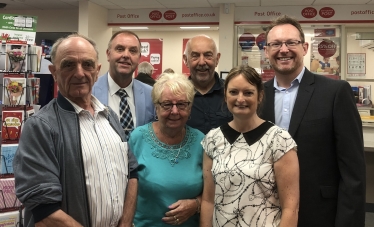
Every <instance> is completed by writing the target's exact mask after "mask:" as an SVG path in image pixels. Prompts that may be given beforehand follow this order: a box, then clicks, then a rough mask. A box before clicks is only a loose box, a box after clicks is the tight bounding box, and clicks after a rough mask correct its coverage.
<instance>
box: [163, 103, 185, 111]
mask: <svg viewBox="0 0 374 227" xmlns="http://www.w3.org/2000/svg"><path fill="white" fill-rule="evenodd" d="M158 104H159V105H160V106H161V107H162V109H164V110H166V111H169V110H171V109H172V108H173V106H176V107H177V108H178V110H185V109H186V108H187V107H188V106H189V105H190V102H177V103H175V104H174V103H171V102H159V103H158Z"/></svg>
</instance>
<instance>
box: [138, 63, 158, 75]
mask: <svg viewBox="0 0 374 227" xmlns="http://www.w3.org/2000/svg"><path fill="white" fill-rule="evenodd" d="M152 70H154V67H153V66H152V65H151V63H149V62H147V61H143V62H142V63H140V64H139V65H138V73H145V74H148V75H152Z"/></svg>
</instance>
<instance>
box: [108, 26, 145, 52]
mask: <svg viewBox="0 0 374 227" xmlns="http://www.w3.org/2000/svg"><path fill="white" fill-rule="evenodd" d="M119 34H128V35H133V36H135V38H136V39H137V40H138V42H139V48H140V47H141V46H142V45H141V42H140V39H139V37H138V35H137V34H135V33H134V32H132V31H129V30H122V31H118V32H116V33H114V34H113V35H112V37H111V38H110V40H109V42H108V50H109V49H110V47H111V45H112V41H113V39H114V38H116V37H117V35H119ZM140 53H141V52H140Z"/></svg>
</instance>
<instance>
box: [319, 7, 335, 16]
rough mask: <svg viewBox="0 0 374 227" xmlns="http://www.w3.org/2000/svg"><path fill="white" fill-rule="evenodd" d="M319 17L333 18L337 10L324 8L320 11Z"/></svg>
mask: <svg viewBox="0 0 374 227" xmlns="http://www.w3.org/2000/svg"><path fill="white" fill-rule="evenodd" d="M319 15H320V16H321V17H323V18H331V17H333V16H334V15H335V10H334V9H333V8H331V7H323V8H322V9H320V10H319Z"/></svg>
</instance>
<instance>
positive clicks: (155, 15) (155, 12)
mask: <svg viewBox="0 0 374 227" xmlns="http://www.w3.org/2000/svg"><path fill="white" fill-rule="evenodd" d="M161 18H162V13H161V12H160V11H158V10H153V11H152V12H150V13H149V19H151V20H154V21H156V20H160V19H161Z"/></svg>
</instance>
